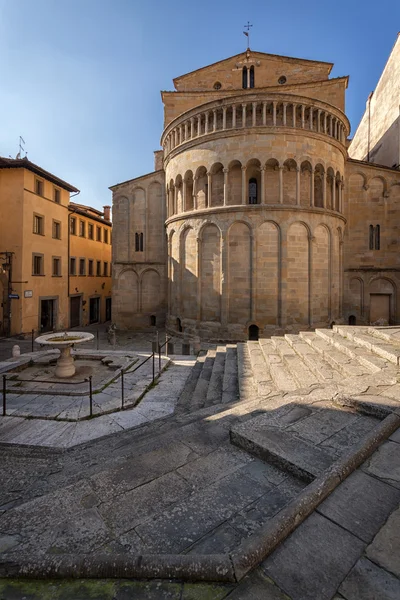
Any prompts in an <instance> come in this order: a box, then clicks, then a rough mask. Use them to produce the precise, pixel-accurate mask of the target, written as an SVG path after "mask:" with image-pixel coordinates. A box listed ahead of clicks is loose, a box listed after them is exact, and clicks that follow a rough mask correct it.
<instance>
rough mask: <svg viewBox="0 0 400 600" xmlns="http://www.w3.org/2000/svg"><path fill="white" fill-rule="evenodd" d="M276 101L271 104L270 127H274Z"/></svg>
mask: <svg viewBox="0 0 400 600" xmlns="http://www.w3.org/2000/svg"><path fill="white" fill-rule="evenodd" d="M276 104H277V103H276V101H274V102H273V103H272V125H273V126H274V127H276Z"/></svg>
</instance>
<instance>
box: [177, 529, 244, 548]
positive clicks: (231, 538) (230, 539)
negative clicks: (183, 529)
mask: <svg viewBox="0 0 400 600" xmlns="http://www.w3.org/2000/svg"><path fill="white" fill-rule="evenodd" d="M242 538H243V535H242V534H241V533H240V532H239V531H237V529H235V528H234V527H232V526H231V525H230V524H229V523H223V524H222V525H220V526H219V527H216V528H215V529H213V531H212V532H211V533H209V534H207V535H205V536H204V537H203V538H201V539H200V540H199V541H198V542H196V543H195V544H194V545H193V546H192V547H191V548H190V550H189V552H188V554H226V553H228V552H230V551H231V550H233V549H234V548H236V546H238V545H239V544H240V542H241V540H242Z"/></svg>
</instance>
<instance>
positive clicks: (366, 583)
mask: <svg viewBox="0 0 400 600" xmlns="http://www.w3.org/2000/svg"><path fill="white" fill-rule="evenodd" d="M339 592H340V593H341V594H342V595H343V597H344V598H345V599H346V600H398V599H399V598H400V581H399V580H398V579H397V577H393V575H392V574H391V573H388V572H387V571H385V570H384V569H381V568H380V567H378V566H377V565H375V564H374V563H372V562H371V561H369V560H367V559H366V558H361V559H360V560H359V561H358V562H357V563H356V565H355V566H354V568H353V569H352V570H351V571H350V573H349V575H348V576H347V577H346V579H345V580H344V581H343V583H342V585H341V586H340V588H339Z"/></svg>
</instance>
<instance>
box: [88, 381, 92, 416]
mask: <svg viewBox="0 0 400 600" xmlns="http://www.w3.org/2000/svg"><path fill="white" fill-rule="evenodd" d="M89 398H90V416H91V417H92V416H93V390H92V375H89Z"/></svg>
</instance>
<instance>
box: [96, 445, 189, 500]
mask: <svg viewBox="0 0 400 600" xmlns="http://www.w3.org/2000/svg"><path fill="white" fill-rule="evenodd" d="M196 458H198V456H197V454H195V453H193V452H192V450H191V449H190V448H189V447H188V446H186V445H185V444H182V443H181V442H174V443H171V444H166V443H165V442H164V444H159V447H158V448H155V449H150V450H148V451H146V450H145V449H142V450H141V451H140V450H138V451H137V454H136V455H135V456H133V457H131V458H128V459H125V460H124V461H123V463H122V464H120V465H112V466H111V467H110V468H107V469H104V470H102V471H101V472H100V473H98V474H96V475H93V476H92V477H91V479H90V481H91V484H92V485H93V489H94V490H95V491H96V493H97V495H98V496H99V498H101V501H102V502H107V501H109V500H112V499H113V498H114V497H116V496H120V495H121V494H124V493H125V492H128V491H130V490H133V489H134V488H136V487H138V486H141V485H144V484H145V483H148V482H150V481H152V480H153V479H154V480H157V479H158V478H160V477H162V476H163V475H165V474H166V473H168V472H169V471H173V470H174V469H177V468H178V467H181V466H182V465H184V464H186V463H187V462H190V461H191V460H194V459H196Z"/></svg>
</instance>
